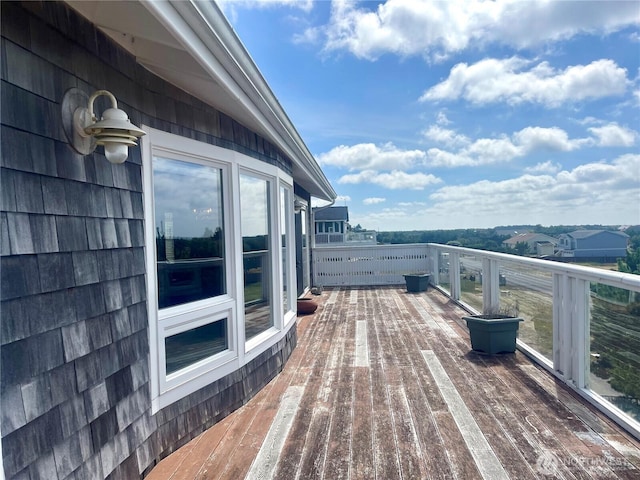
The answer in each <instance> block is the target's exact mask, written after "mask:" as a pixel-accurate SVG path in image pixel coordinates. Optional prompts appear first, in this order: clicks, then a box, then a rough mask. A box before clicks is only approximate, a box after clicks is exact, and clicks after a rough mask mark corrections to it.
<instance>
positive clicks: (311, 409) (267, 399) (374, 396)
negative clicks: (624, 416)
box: [147, 288, 640, 480]
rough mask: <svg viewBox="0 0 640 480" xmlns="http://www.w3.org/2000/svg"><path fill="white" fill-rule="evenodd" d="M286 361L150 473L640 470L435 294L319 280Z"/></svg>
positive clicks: (610, 437) (592, 474) (607, 436)
mask: <svg viewBox="0 0 640 480" xmlns="http://www.w3.org/2000/svg"><path fill="white" fill-rule="evenodd" d="M317 298H318V299H319V303H320V307H319V309H318V311H317V312H316V313H315V314H313V315H308V316H304V317H300V318H299V324H298V346H297V348H296V350H295V351H294V353H293V355H292V356H291V358H290V360H289V362H288V363H287V365H286V367H285V369H284V371H283V372H282V373H281V374H280V375H279V376H278V377H276V378H275V379H274V380H273V381H272V382H271V383H270V384H269V385H268V386H267V387H265V388H264V389H263V390H262V391H261V392H259V393H258V395H256V397H254V398H253V399H252V400H251V401H250V402H249V403H247V405H245V406H244V407H242V408H241V409H239V410H238V411H236V412H235V413H234V414H232V415H230V416H229V417H227V418H226V419H224V420H223V421H222V422H220V423H219V424H217V425H215V426H214V427H212V428H211V429H209V430H207V431H206V432H205V433H203V434H202V435H200V436H199V437H197V438H195V439H194V440H193V441H191V442H190V443H188V444H187V445H185V446H184V447H182V448H181V449H180V450H178V451H177V452H175V453H174V454H172V455H171V456H169V457H167V458H166V459H164V460H163V461H162V462H160V463H159V464H158V465H157V466H156V468H155V469H154V470H152V472H151V474H150V475H149V476H148V477H147V478H149V479H150V480H159V479H162V480H164V479H194V478H197V479H234V480H235V479H242V478H248V479H254V478H255V479H258V478H259V479H268V478H274V479H287V480H289V479H292V480H293V479H304V480H307V479H313V478H324V479H328V480H334V479H374V478H375V479H384V480H386V479H400V478H402V479H426V478H443V479H444V478H447V479H449V478H460V479H465V480H466V479H475V478H485V479H491V480H493V479H500V478H511V479H518V480H520V479H534V478H566V479H574V478H578V479H584V478H589V479H602V478H628V479H639V478H640V443H639V442H637V441H635V440H634V439H632V438H630V437H629V436H628V435H626V434H625V433H623V431H622V430H621V429H619V428H618V427H617V426H615V425H614V424H613V423H612V422H610V421H609V420H608V419H606V418H604V417H603V416H602V415H601V414H599V413H597V412H596V411H595V410H594V409H592V408H591V407H590V406H588V405H587V404H586V403H584V402H583V401H581V400H580V399H579V398H578V397H576V396H575V395H574V394H573V393H571V392H570V391H569V390H568V389H566V388H565V387H564V386H563V385H562V384H560V383H559V382H557V381H555V380H554V378H553V377H552V376H551V375H549V374H548V373H546V372H545V371H544V370H542V369H540V368H539V367H537V366H535V365H534V364H532V363H531V362H530V361H529V360H528V359H527V358H526V357H525V356H524V355H522V354H521V353H520V352H517V353H516V354H505V355H500V356H494V357H489V356H482V355H479V354H476V353H473V352H471V351H470V348H469V341H468V335H467V332H466V330H465V328H464V327H463V326H462V324H461V323H460V317H461V315H462V314H463V312H462V310H460V309H459V308H458V307H457V306H455V305H454V304H453V303H451V302H449V301H448V299H447V298H446V297H445V296H443V295H442V294H440V293H438V292H437V291H434V290H430V291H429V292H427V293H421V294H408V293H406V292H405V291H404V289H400V288H371V289H353V290H345V289H336V290H328V291H326V290H325V292H324V293H323V294H322V296H321V297H317Z"/></svg>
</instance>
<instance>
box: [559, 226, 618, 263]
mask: <svg viewBox="0 0 640 480" xmlns="http://www.w3.org/2000/svg"><path fill="white" fill-rule="evenodd" d="M559 240H560V242H559V244H558V248H559V249H560V256H562V257H574V258H592V259H615V258H620V257H624V256H625V255H626V254H627V244H628V242H629V235H627V234H626V233H624V232H615V231H609V230H576V231H575V232H571V233H566V234H562V235H560V236H559Z"/></svg>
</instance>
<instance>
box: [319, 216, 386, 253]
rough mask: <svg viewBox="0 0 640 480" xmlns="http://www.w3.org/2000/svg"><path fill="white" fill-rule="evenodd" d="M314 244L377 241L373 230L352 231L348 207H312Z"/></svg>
mask: <svg viewBox="0 0 640 480" xmlns="http://www.w3.org/2000/svg"><path fill="white" fill-rule="evenodd" d="M313 219H314V220H313V221H314V224H315V244H316V245H318V246H323V245H334V246H335V245H339V244H344V243H350V244H353V243H359V244H373V245H375V244H376V242H377V234H376V232H375V231H370V230H362V231H358V232H352V231H351V227H350V225H349V209H348V207H318V208H314V209H313Z"/></svg>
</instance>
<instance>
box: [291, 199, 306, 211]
mask: <svg viewBox="0 0 640 480" xmlns="http://www.w3.org/2000/svg"><path fill="white" fill-rule="evenodd" d="M306 209H307V204H306V203H304V202H301V201H300V200H298V199H297V198H296V199H295V200H294V201H293V213H295V214H298V213H300V212H301V211H302V210H306Z"/></svg>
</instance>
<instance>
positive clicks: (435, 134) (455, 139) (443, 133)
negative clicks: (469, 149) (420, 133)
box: [424, 125, 469, 147]
mask: <svg viewBox="0 0 640 480" xmlns="http://www.w3.org/2000/svg"><path fill="white" fill-rule="evenodd" d="M424 136H425V137H427V138H428V139H429V140H432V141H434V142H437V143H441V144H443V145H446V146H447V147H459V146H462V145H467V144H468V143H469V139H468V138H467V137H466V136H465V135H461V134H459V133H457V132H456V131H455V130H450V129H448V128H442V127H441V126H439V125H431V126H430V127H429V128H427V129H426V130H425V131H424Z"/></svg>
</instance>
